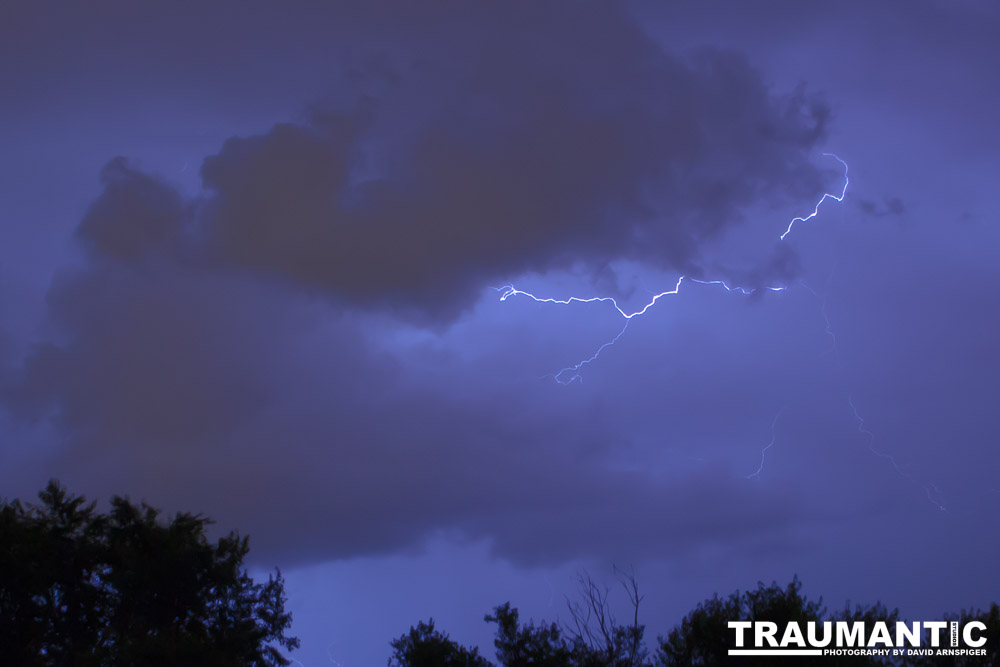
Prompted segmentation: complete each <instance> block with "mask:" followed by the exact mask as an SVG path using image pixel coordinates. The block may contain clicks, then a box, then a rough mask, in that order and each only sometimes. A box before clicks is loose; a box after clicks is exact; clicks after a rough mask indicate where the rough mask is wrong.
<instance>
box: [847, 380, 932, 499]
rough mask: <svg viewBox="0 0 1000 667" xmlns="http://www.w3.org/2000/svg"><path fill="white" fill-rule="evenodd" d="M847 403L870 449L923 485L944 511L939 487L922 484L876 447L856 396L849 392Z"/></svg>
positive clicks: (908, 477)
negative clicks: (855, 403)
mask: <svg viewBox="0 0 1000 667" xmlns="http://www.w3.org/2000/svg"><path fill="white" fill-rule="evenodd" d="M847 404H848V405H850V406H851V410H852V411H853V412H854V418H855V419H857V420H858V433H861V434H862V435H864V436H865V437H866V438H867V439H868V450H869V451H870V452H871V453H872V454H874V455H875V456H878V457H880V458H883V459H885V460H887V461H888V462H889V463H891V464H892V467H893V469H894V470H895V471H896V472H897V473H899V475H900V477H905V478H906V479H908V480H910V481H911V482H913V483H915V484H918V485H920V486H922V487H923V489H924V495H926V496H927V500H929V501H930V502H931V503H932V504H934V505H935V506H936V507H937V508H938V509H939V510H941V511H942V512H944V511H945V510H946V509H947V508H946V507H945V506H944V504H943V503H942V502H941V497H942V495H943V494H942V493H941V491H940V489H938V488H937V486H935V485H934V483H933V482H930V483H929V484H920V482H919V481H917V479H916V478H915V477H914V476H913V475H911V474H910V473H908V472H906V471H905V470H903V469H902V468H901V467H900V466H899V464H898V463H897V462H896V457H894V456H893V455H892V454H888V453H886V452H883V451H880V450H878V449H876V448H875V434H874V433H872V432H871V431H870V430H868V428H867V427H866V426H865V420H864V419H863V418H862V417H861V414H860V413H858V408H857V407H856V406H855V405H854V396H852V395H850V394H848V396H847ZM932 489H933V491H934V495H932V494H931V490H932ZM935 495H936V496H937V497H936V498H935V497H934V496H935Z"/></svg>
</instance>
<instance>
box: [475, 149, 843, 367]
mask: <svg viewBox="0 0 1000 667" xmlns="http://www.w3.org/2000/svg"><path fill="white" fill-rule="evenodd" d="M823 155H824V156H827V157H832V158H833V159H834V160H836V161H837V162H839V163H840V164H841V165H843V167H844V187H843V188H842V189H841V192H840V194H839V195H837V194H833V193H829V192H827V193H825V194H824V195H823V196H822V198H820V200H819V201H818V202H816V206H814V207H813V211H812V213H810V214H809V215H807V216H804V217H798V218H793V219H792V220H791V221H790V222H789V223H788V227H787V228H786V229H785V232H784V233H783V234H781V235H780V236H779V237H778V238H779V240H782V241H783V240H784V239H785V237H786V236H788V234H789V233H791V231H792V227H794V226H795V223H797V222H806V221H808V220H811V219H813V218H815V217H816V216H817V215H819V209H820V206H822V205H823V202H825V201H826V200H827V199H833V200H835V201H838V202H841V201H843V200H844V197H845V196H846V195H847V185H848V182H849V181H848V178H847V169H848V167H847V163H846V162H844V161H843V160H841V159H840V158H839V157H837V156H836V155H834V154H833V153H823ZM684 281H688V282H692V283H697V284H699V285H714V286H718V287H722V288H723V289H725V290H726V291H727V292H739V293H740V294H752V293H753V292H755V291H756V290H755V289H753V288H746V287H739V286H730V285H729V284H728V283H726V282H725V281H724V280H698V279H696V278H690V277H686V276H681V277H680V278H678V279H677V284H675V285H674V287H673V289H669V290H665V291H663V292H660V293H659V294H654V295H653V297H652V298H651V299H650V300H649V302H648V303H647V304H646V305H644V306H643V307H642V308H640V309H639V310H636V311H634V312H628V311H626V310H624V309H623V308H622V307H621V306H620V305H619V304H618V301H616V300H615V299H614V298H613V297H609V296H594V297H579V296H571V297H569V298H566V299H555V298H551V297H539V296H536V295H535V294H532V293H531V292H525V291H524V290H520V289H517V288H516V287H514V286H513V285H505V286H503V287H497V288H495V289H496V290H497V291H498V292H500V301H506V300H507V299H509V298H510V297H512V296H524V297H527V298H529V299H532V300H534V301H537V302H538V303H555V304H561V305H569V304H573V303H598V302H599V303H609V304H611V305H612V306H613V307H614V309H615V311H617V313H618V315H619V316H621V318H622V319H624V320H625V323H624V325H623V326H622V329H621V331H619V332H618V334H617V335H616V336H615V337H614V338H612V339H611V340H609V341H608V342H606V343H604V344H603V345H601V346H600V347H599V348H598V349H597V350H596V351H595V352H594V354H592V355H591V356H590V357H587V358H586V359H583V360H581V361H578V362H577V363H575V364H573V365H572V366H567V367H566V368H563V369H562V370H560V371H559V372H557V373H555V375H554V376H553V377H554V379H555V381H556V382H558V383H559V384H570V383H572V382H574V381H576V380H582V376H581V375H580V369H582V368H583V367H584V366H586V365H587V364H590V363H593V362H594V361H596V360H597V358H598V357H600V356H601V353H602V352H604V350H606V349H607V348H609V347H611V346H612V345H614V344H615V343H617V342H618V340H619V339H621V337H622V336H624V335H625V332H626V331H627V330H628V325H629V323H630V322H631V321H632V319H633V318H637V317H641V316H642V315H645V314H646V312H647V311H648V310H649V309H650V308H652V307H653V306H654V305H656V302H657V301H659V300H660V299H662V298H663V297H665V296H670V295H674V294H677V293H678V292H679V291H680V289H681V284H682V283H684ZM762 289H765V290H768V291H770V292H782V291H784V290H785V289H786V287H783V286H780V287H764V288H762Z"/></svg>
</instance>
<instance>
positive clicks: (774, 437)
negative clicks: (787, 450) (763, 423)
mask: <svg viewBox="0 0 1000 667" xmlns="http://www.w3.org/2000/svg"><path fill="white" fill-rule="evenodd" d="M784 411H785V406H782V407H781V409H780V410H778V414H776V415H774V421H772V422H771V442H769V443H767V446H766V447H764V449H762V450H760V465H759V466H757V470H755V471H754V472H752V473H750V474H749V475H747V479H753V478H754V477H760V473H761V471H762V470H764V456H765V455H766V454H767V450H769V449H771V447H774V441H775V440H777V439H778V432H777V431H776V430H775V429H776V428H777V426H778V418H779V417H781V413H782V412H784Z"/></svg>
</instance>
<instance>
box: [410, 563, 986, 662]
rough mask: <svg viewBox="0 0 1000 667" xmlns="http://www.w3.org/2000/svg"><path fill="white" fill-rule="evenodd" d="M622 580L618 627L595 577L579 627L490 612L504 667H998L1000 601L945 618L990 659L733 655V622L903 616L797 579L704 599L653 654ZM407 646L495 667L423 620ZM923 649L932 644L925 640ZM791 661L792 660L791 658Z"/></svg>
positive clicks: (588, 583)
mask: <svg viewBox="0 0 1000 667" xmlns="http://www.w3.org/2000/svg"><path fill="white" fill-rule="evenodd" d="M619 582H620V583H621V584H622V586H623V587H624V589H625V591H626V594H627V595H628V600H629V602H630V603H631V605H632V610H633V613H632V615H631V616H632V618H631V619H630V622H629V623H627V624H620V623H618V621H617V620H616V619H615V616H614V614H613V613H612V612H611V605H610V604H609V602H608V598H609V593H610V591H611V589H610V588H608V587H600V586H598V585H597V584H596V583H595V582H594V581H593V579H591V578H590V577H589V576H586V575H581V576H580V577H579V578H578V581H577V583H578V584H579V595H578V600H576V601H573V600H567V606H568V608H569V611H570V618H571V621H570V623H569V624H567V625H560V624H558V623H549V624H546V623H544V622H542V623H539V624H535V623H534V622H528V623H526V624H525V623H522V622H521V620H520V615H519V613H518V610H517V609H515V608H513V607H511V605H510V603H509V602H508V603H505V604H502V605H500V606H498V607H496V608H495V609H494V610H493V613H492V614H490V615H487V616H486V621H487V622H489V623H495V624H496V626H497V629H496V638H495V640H494V646H495V647H496V657H497V662H496V664H497V665H501V666H502V667H528V666H531V667H654V666H655V667H680V666H682V665H683V666H685V667H686V666H690V665H698V666H702V667H715V666H718V665H748V666H750V667H756V666H757V665H774V664H776V661H780V662H781V663H782V664H786V663H787V664H795V665H827V666H831V667H835V666H838V665H899V666H900V667H1000V651H998V650H997V647H998V646H1000V607H998V606H997V605H996V604H993V605H992V606H991V607H990V609H989V610H988V611H965V612H962V613H961V614H959V615H957V616H945V617H944V620H958V621H961V622H962V623H967V622H969V621H972V620H978V621H981V622H982V623H984V624H985V625H986V632H985V636H986V637H987V644H986V646H987V647H988V648H989V649H990V650H987V655H985V656H932V657H927V656H896V657H892V656H890V657H880V656H852V655H835V656H829V655H825V656H819V657H810V656H796V657H795V658H788V657H784V658H774V657H772V656H730V655H729V654H728V651H729V650H730V649H732V648H736V646H735V633H734V632H733V630H731V629H730V628H729V626H728V623H729V622H730V621H771V622H773V623H776V624H777V625H778V627H779V628H780V627H783V626H784V625H785V624H786V623H788V622H791V621H796V622H798V623H799V624H800V627H802V628H805V627H806V626H805V624H806V623H808V622H810V621H813V622H819V623H821V622H824V621H830V622H833V623H835V622H837V621H847V622H852V623H853V622H864V623H865V626H866V627H872V624H874V623H876V622H879V621H881V622H884V623H886V624H888V625H889V627H892V628H894V627H895V624H896V622H897V621H898V620H900V619H899V612H898V610H895V609H892V610H890V609H889V608H887V607H886V606H885V605H883V604H882V603H880V602H877V603H875V604H872V605H855V606H854V607H852V606H851V605H850V604H849V603H848V604H847V605H845V607H844V608H843V609H841V610H839V611H836V612H833V613H828V612H827V609H826V608H825V607H824V606H823V601H822V599H819V600H815V601H814V600H809V599H808V598H807V597H806V596H805V595H803V594H802V590H801V589H802V583H801V582H800V581H799V579H798V577H795V578H793V579H792V581H791V583H789V584H788V585H787V586H786V587H784V588H782V587H781V586H779V585H778V584H777V583H772V584H770V585H768V586H765V585H764V584H763V583H759V584H758V585H757V588H756V589H752V590H749V591H745V592H743V593H741V592H739V591H737V592H735V593H733V594H732V595H730V596H728V597H726V598H720V597H719V596H718V595H716V596H715V597H713V598H711V599H708V600H705V601H704V602H702V603H701V604H699V605H698V606H697V607H696V608H695V609H694V610H692V611H691V612H689V613H688V614H687V615H686V616H685V617H684V619H683V620H682V621H681V623H680V624H679V625H677V626H676V627H675V628H673V629H672V630H671V631H670V632H669V634H667V636H666V637H660V638H659V640H658V646H657V650H656V652H655V654H654V655H652V656H650V655H649V652H648V651H647V650H646V648H645V646H644V638H643V635H644V630H645V628H644V626H642V625H640V624H639V620H638V616H639V602H640V601H641V600H642V597H641V596H640V595H639V589H638V586H637V585H636V582H635V577H634V576H633V575H631V574H628V575H624V576H623V575H621V573H619ZM442 638H443V640H444V641H445V642H447V651H446V652H442V653H440V654H434V653H433V652H432V651H433V650H439V649H438V644H439V643H440V642H441V641H442ZM404 639H405V640H407V644H406V647H407V651H408V652H407V653H405V654H403V653H400V652H399V651H398V650H397V653H396V656H395V659H396V661H395V662H392V661H390V664H391V665H393V666H394V667H428V666H429V665H438V664H441V665H452V664H454V665H473V666H474V667H481V666H482V665H492V664H494V663H491V662H489V661H487V660H486V659H485V658H482V657H481V656H479V655H478V653H477V652H476V651H475V650H472V651H470V650H469V649H465V648H463V647H461V646H459V645H458V644H456V643H455V642H452V641H451V640H450V639H447V636H446V635H441V634H440V633H438V632H437V631H435V630H434V627H433V624H431V625H429V626H428V625H426V624H423V623H422V624H420V625H419V626H417V627H416V628H411V630H410V634H409V635H404V636H403V637H401V638H400V639H399V640H397V641H396V642H394V643H393V646H394V647H396V648H399V644H398V643H399V642H402V641H403V640H404ZM422 642H426V643H427V645H428V646H427V648H428V652H426V653H421V652H420V644H421V643H422ZM923 645H924V646H929V645H930V644H929V642H927V641H925V642H924V644H923ZM410 655H444V656H452V655H455V656H471V657H472V658H474V659H475V661H470V662H460V661H456V662H433V661H430V662H417V661H408V659H407V656H410ZM789 661H790V662H789Z"/></svg>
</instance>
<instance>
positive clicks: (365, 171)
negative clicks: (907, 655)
mask: <svg viewBox="0 0 1000 667" xmlns="http://www.w3.org/2000/svg"><path fill="white" fill-rule="evenodd" d="M404 13H405V12H404ZM426 14H427V15H421V16H422V18H423V21H425V22H427V23H429V26H430V27H429V30H428V31H427V35H426V36H425V37H424V38H423V39H416V38H415V37H414V36H413V35H410V38H411V40H415V42H413V43H408V47H407V48H406V49H402V50H401V49H400V48H399V47H391V46H387V47H386V48H387V50H388V55H385V56H384V58H383V59H380V60H377V61H374V64H372V61H365V62H366V63H367V64H366V65H365V66H364V67H361V68H359V69H358V71H357V72H355V75H354V77H353V78H354V79H355V80H357V81H356V85H355V90H356V94H355V97H356V98H357V99H356V100H355V101H353V102H351V101H349V100H350V98H351V95H342V96H341V101H340V102H338V103H337V104H331V105H327V106H335V107H337V110H336V111H320V110H316V111H314V112H313V113H312V114H310V116H311V117H310V119H309V120H308V121H307V122H304V123H302V124H281V125H277V126H275V127H274V128H273V129H271V130H270V131H269V132H267V133H265V134H262V135H259V136H251V137H238V138H233V139H231V140H229V141H227V142H226V143H225V145H224V146H223V147H222V149H221V150H220V152H219V153H218V154H217V155H214V156H211V157H208V158H206V159H205V161H204V164H203V165H202V169H201V175H202V180H203V184H204V188H205V192H206V195H205V197H204V198H202V199H201V200H200V201H198V202H196V203H188V204H185V203H182V202H180V201H178V200H177V197H176V195H172V194H171V193H168V192H162V191H157V192H154V190H155V187H154V186H152V185H151V184H150V182H149V180H148V178H145V177H143V176H142V175H140V174H136V173H129V175H128V176H127V177H125V174H126V172H125V171H124V170H125V169H126V168H125V167H123V165H121V164H120V163H117V162H116V163H113V164H112V165H109V167H108V168H106V170H105V178H106V180H108V184H107V189H106V191H105V193H104V195H103V196H102V198H101V200H100V202H99V203H98V204H97V205H95V207H94V208H93V209H92V210H91V212H90V214H89V215H88V219H87V220H86V221H85V222H84V224H83V225H82V226H81V230H80V231H81V235H83V236H84V237H85V238H86V239H87V240H88V241H90V242H91V243H92V244H93V246H94V247H95V248H97V249H98V250H100V251H103V252H107V253H109V254H112V255H122V254H123V253H135V252H141V251H143V250H144V249H146V247H147V246H146V245H145V244H146V243H148V242H157V243H164V242H168V241H169V240H170V239H169V238H168V235H170V234H173V235H176V234H178V233H179V230H178V226H179V223H178V222H175V220H177V219H178V218H179V217H181V216H182V213H183V210H184V209H185V208H186V207H187V206H195V207H196V208H197V215H196V216H194V218H195V220H193V221H192V224H196V225H197V236H198V242H199V244H200V247H199V251H200V254H201V261H204V262H208V263H211V264H214V265H218V266H226V267H234V268H241V269H245V270H248V271H252V272H258V273H262V274H267V275H270V276H274V277H278V278H281V279H285V280H288V281H291V282H293V283H295V284H297V285H299V286H302V287H305V288H309V289H313V290H317V291H320V292H322V293H324V294H326V295H327V296H329V297H330V298H332V299H334V300H339V301H342V302H345V303H349V304H354V305H363V306H367V307H379V308H392V309H395V310H396V311H397V312H400V313H403V314H406V315H408V316H411V317H417V318H422V319H424V320H426V321H435V320H436V321H441V320H444V321H448V320H451V319H453V318H454V317H456V316H457V315H458V313H460V312H461V311H462V310H463V309H464V308H466V307H468V305H469V303H470V302H471V300H472V296H473V295H474V294H476V293H477V292H478V290H479V289H480V288H481V286H482V285H483V284H485V283H487V282H491V281H496V280H498V279H503V278H504V277H510V276H515V275H519V274H521V273H523V272H525V271H536V272H545V271H549V270H552V269H559V268H566V267H568V266H570V265H574V264H575V265H585V266H601V265H603V264H605V263H606V262H608V261H610V260H614V259H631V260H640V261H641V260H655V262H656V263H657V265H658V266H660V267H661V268H663V267H665V268H673V269H678V270H681V271H684V272H687V273H697V272H698V270H699V268H698V266H699V259H700V257H699V244H700V243H701V242H702V241H704V240H705V239H707V238H711V237H713V236H715V235H717V234H719V233H720V232H721V231H722V230H724V229H725V228H727V227H728V226H730V225H732V224H735V223H737V222H738V221H739V220H740V209H741V207H744V206H747V205H750V204H754V203H758V202H760V201H761V200H763V199H769V198H774V197H778V196H788V195H792V196H795V197H797V198H807V197H815V196H816V194H817V193H818V192H820V191H821V190H822V185H823V178H822V176H823V175H822V174H821V173H820V172H819V171H818V170H817V169H816V168H815V167H814V166H813V165H812V164H811V162H810V161H809V158H810V157H811V151H812V149H813V148H814V147H815V146H816V144H817V143H818V142H819V141H821V140H822V138H823V136H824V132H825V130H826V125H827V121H828V119H829V109H828V108H827V107H826V106H825V105H824V104H823V103H822V102H821V101H820V100H819V99H818V98H816V97H814V96H810V95H807V94H806V93H805V92H804V91H803V90H798V91H795V92H794V93H792V94H789V95H785V96H776V95H774V94H772V93H771V91H769V90H768V88H767V87H766V86H765V84H764V82H763V81H762V79H761V77H760V76H759V74H758V73H757V72H756V71H755V70H754V69H753V68H752V67H751V66H750V64H749V63H748V62H747V61H746V59H745V58H743V57H742V56H740V55H738V54H735V53H732V52H721V51H710V50H709V51H703V52H699V53H696V54H694V55H692V56H690V57H684V58H680V57H676V56H674V55H672V54H668V53H666V52H664V51H663V49H662V48H661V47H660V46H658V45H657V44H655V43H653V42H652V41H651V40H650V39H648V38H647V37H646V36H645V35H644V34H643V32H642V30H641V29H640V27H639V26H638V25H636V24H635V23H634V22H633V21H632V20H631V19H630V18H629V17H628V16H627V15H626V14H625V13H623V12H622V11H621V10H620V9H619V8H615V7H612V6H610V5H599V6H575V5H574V6H572V7H571V8H570V7H569V6H567V7H561V6H559V5H557V4H556V5H544V6H537V5H528V4H513V5H503V6H502V7H500V6H492V7H491V6H487V5H483V6H480V5H476V6H474V7H473V6H465V5H462V6H456V7H451V8H449V10H448V11H447V12H443V11H434V10H431V11H428V12H426ZM396 20H402V18H397V19H396ZM438 21H440V22H442V23H441V24H440V25H439V24H438V23H437V22H438ZM445 21H447V26H448V29H447V30H444V28H443V25H444V22H445ZM456 25H457V26H461V28H460V29H456V28H455V26H456ZM393 34H394V35H395V33H393ZM395 36H396V37H397V38H398V35H395ZM386 71H388V72H392V73H393V75H392V76H388V75H387V74H386V73H385V72H386ZM152 197H162V198H163V199H162V201H152V200H151V198H152ZM149 207H153V208H155V212H154V211H153V210H152V209H150V208H149Z"/></svg>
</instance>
